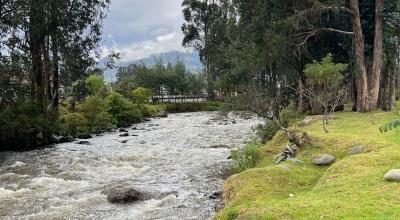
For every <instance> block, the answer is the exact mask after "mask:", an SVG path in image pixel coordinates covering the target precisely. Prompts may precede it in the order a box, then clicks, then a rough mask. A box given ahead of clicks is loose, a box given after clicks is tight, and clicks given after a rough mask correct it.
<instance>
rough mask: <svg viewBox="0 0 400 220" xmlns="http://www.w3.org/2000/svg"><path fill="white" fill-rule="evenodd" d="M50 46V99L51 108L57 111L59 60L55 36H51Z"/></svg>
mask: <svg viewBox="0 0 400 220" xmlns="http://www.w3.org/2000/svg"><path fill="white" fill-rule="evenodd" d="M51 40H52V45H51V52H52V54H53V60H52V70H53V91H52V93H53V97H52V100H53V101H52V104H53V105H52V106H53V109H58V103H59V94H58V90H59V85H60V82H59V64H58V63H59V58H58V39H57V36H56V34H53V36H52V38H51Z"/></svg>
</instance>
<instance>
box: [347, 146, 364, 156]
mask: <svg viewBox="0 0 400 220" xmlns="http://www.w3.org/2000/svg"><path fill="white" fill-rule="evenodd" d="M363 152H364V149H363V147H362V146H357V147H353V148H351V150H350V154H352V155H354V154H361V153H363Z"/></svg>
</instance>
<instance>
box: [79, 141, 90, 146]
mask: <svg viewBox="0 0 400 220" xmlns="http://www.w3.org/2000/svg"><path fill="white" fill-rule="evenodd" d="M77 144H80V145H91V143H90V142H89V141H79V142H78V143H77Z"/></svg>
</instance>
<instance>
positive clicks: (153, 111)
mask: <svg viewBox="0 0 400 220" xmlns="http://www.w3.org/2000/svg"><path fill="white" fill-rule="evenodd" d="M166 110H167V108H166V106H165V105H150V104H147V105H144V106H143V108H142V114H143V116H145V117H149V116H154V115H157V113H160V112H165V111H166Z"/></svg>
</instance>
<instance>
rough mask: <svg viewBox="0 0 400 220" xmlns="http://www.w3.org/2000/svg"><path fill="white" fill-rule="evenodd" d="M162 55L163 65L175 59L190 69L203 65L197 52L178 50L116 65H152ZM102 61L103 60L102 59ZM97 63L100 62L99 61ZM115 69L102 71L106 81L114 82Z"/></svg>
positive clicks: (200, 68)
mask: <svg viewBox="0 0 400 220" xmlns="http://www.w3.org/2000/svg"><path fill="white" fill-rule="evenodd" d="M159 57H162V60H163V62H164V64H165V65H167V64H168V63H172V64H175V63H176V61H177V59H178V58H179V59H181V60H183V62H184V63H185V65H186V68H187V69H188V70H191V71H200V70H202V69H203V65H202V63H201V62H200V57H199V55H198V54H197V53H189V52H178V51H170V52H166V53H159V54H152V55H150V56H149V57H147V58H143V59H139V60H132V61H124V62H117V64H116V65H117V66H118V67H124V66H128V65H130V64H135V63H144V64H145V65H154V64H155V61H156V58H159ZM103 62H104V61H103ZM99 63H102V61H100V62H99ZM116 72H117V70H106V71H105V72H104V78H105V80H106V81H107V82H115V81H116V80H117V78H116Z"/></svg>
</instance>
